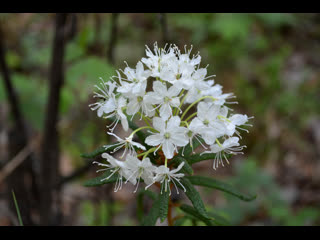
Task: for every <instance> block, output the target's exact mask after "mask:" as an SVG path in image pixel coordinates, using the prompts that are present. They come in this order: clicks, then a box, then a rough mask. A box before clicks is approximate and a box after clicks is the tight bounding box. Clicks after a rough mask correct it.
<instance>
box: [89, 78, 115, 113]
mask: <svg viewBox="0 0 320 240" xmlns="http://www.w3.org/2000/svg"><path fill="white" fill-rule="evenodd" d="M100 84H101V88H100V87H99V86H97V85H95V87H96V88H98V90H99V91H100V93H98V92H94V95H93V97H94V98H96V97H97V98H100V99H102V101H99V102H96V103H93V104H90V105H89V107H91V110H97V109H98V111H97V115H98V116H99V117H101V116H102V115H103V114H104V113H107V114H108V113H110V112H113V111H114V110H115V109H116V103H115V102H116V99H115V94H114V92H113V91H114V89H115V87H116V84H115V83H114V82H111V81H109V82H106V83H105V82H104V81H103V80H102V78H101V83H100Z"/></svg>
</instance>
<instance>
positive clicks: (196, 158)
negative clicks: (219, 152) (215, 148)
mask: <svg viewBox="0 0 320 240" xmlns="http://www.w3.org/2000/svg"><path fill="white" fill-rule="evenodd" d="M215 156H216V154H215V153H206V154H202V155H200V153H198V154H194V155H191V156H187V157H185V158H186V159H187V161H188V162H189V164H190V165H192V164H194V163H197V162H201V161H204V160H210V159H214V158H215Z"/></svg>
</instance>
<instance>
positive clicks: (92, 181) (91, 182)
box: [83, 170, 118, 187]
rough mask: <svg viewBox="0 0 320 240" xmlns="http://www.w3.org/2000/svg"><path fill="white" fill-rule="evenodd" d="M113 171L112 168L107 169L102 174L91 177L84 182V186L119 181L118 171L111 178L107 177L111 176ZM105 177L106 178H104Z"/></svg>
mask: <svg viewBox="0 0 320 240" xmlns="http://www.w3.org/2000/svg"><path fill="white" fill-rule="evenodd" d="M111 174H112V172H111V171H110V170H106V171H105V172H104V173H103V174H102V175H101V176H99V177H96V178H92V179H89V180H87V181H85V182H84V184H83V186H85V187H97V186H101V185H104V184H107V183H114V182H116V181H117V178H118V173H115V174H114V175H112V176H111V177H110V178H109V179H105V178H106V177H108V176H110V175H111ZM103 179H105V180H103Z"/></svg>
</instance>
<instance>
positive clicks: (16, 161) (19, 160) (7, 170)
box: [0, 137, 40, 183]
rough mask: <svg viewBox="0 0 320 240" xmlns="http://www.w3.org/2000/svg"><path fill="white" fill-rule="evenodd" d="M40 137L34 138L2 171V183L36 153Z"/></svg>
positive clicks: (0, 179) (0, 176)
mask: <svg viewBox="0 0 320 240" xmlns="http://www.w3.org/2000/svg"><path fill="white" fill-rule="evenodd" d="M39 142H40V141H39V137H36V138H34V139H33V140H32V141H31V142H29V144H28V145H27V146H25V147H24V148H23V149H22V150H21V151H20V152H19V153H18V154H17V155H16V156H15V157H14V158H12V159H11V160H10V161H9V162H8V163H7V164H6V165H5V166H4V167H3V168H2V169H1V171H0V183H1V182H2V181H3V180H4V179H5V178H6V177H8V176H9V175H10V174H11V173H12V172H13V171H14V170H15V169H16V168H17V167H18V166H19V165H20V164H22V163H23V161H24V160H26V159H27V158H28V156H29V155H30V154H31V153H32V152H34V150H35V149H36V147H37V145H38V144H39Z"/></svg>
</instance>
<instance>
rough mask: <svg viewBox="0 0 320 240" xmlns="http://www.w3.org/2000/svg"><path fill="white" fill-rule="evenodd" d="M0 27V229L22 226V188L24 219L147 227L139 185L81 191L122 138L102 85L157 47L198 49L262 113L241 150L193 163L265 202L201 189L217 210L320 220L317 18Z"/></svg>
mask: <svg viewBox="0 0 320 240" xmlns="http://www.w3.org/2000/svg"><path fill="white" fill-rule="evenodd" d="M0 32H1V35H0V71H1V72H0V73H1V74H0V79H1V81H0V225H18V224H19V222H18V219H17V214H16V210H15V206H14V204H13V197H12V190H13V191H14V193H15V196H16V198H17V202H18V205H19V208H20V212H21V215H22V219H23V223H24V225H137V224H138V218H139V216H137V214H136V204H137V203H136V196H137V195H136V194H133V193H132V191H133V187H132V186H124V188H123V189H122V190H121V191H119V192H117V193H114V192H113V187H112V186H103V187H94V188H86V187H84V186H83V185H82V184H83V182H84V181H85V180H86V179H88V178H92V177H95V176H97V173H95V170H96V168H95V167H92V166H91V165H92V164H90V161H88V160H86V159H83V158H81V157H80V154H81V153H84V152H91V151H93V150H94V149H96V148H97V147H100V146H101V145H104V144H108V143H110V142H111V141H113V139H110V138H109V137H108V135H107V134H106V128H105V126H106V124H107V121H106V120H102V119H100V118H98V117H97V116H96V112H92V111H91V110H90V108H89V107H88V105H89V104H90V103H92V101H94V99H92V92H93V90H94V87H93V86H94V84H97V83H98V82H99V77H102V78H103V79H105V80H107V79H109V77H110V76H112V75H114V74H115V70H117V69H119V68H121V69H124V68H125V66H126V65H125V63H124V61H127V63H128V64H129V66H131V67H135V65H136V63H137V61H139V60H140V59H141V58H142V57H144V56H145V52H144V51H145V45H148V46H149V47H150V48H152V47H153V46H152V45H153V43H154V42H155V41H157V42H158V44H159V45H160V46H164V44H165V43H175V44H177V45H178V46H179V47H180V48H182V49H183V47H184V45H187V46H188V48H189V47H190V46H191V45H193V53H197V52H198V51H199V52H200V55H201V57H202V63H201V66H202V67H205V66H206V65H207V64H209V67H208V75H212V74H216V77H215V82H216V83H218V84H220V85H222V86H223V90H224V92H233V93H234V94H235V95H236V96H237V101H238V102H239V104H238V105H232V107H233V108H234V109H235V111H236V112H239V113H243V114H247V115H248V116H254V119H251V123H252V124H253V127H250V128H248V130H249V131H250V132H249V133H243V134H242V136H243V139H242V144H244V145H247V149H245V151H244V155H238V156H233V157H232V158H231V159H230V165H227V166H225V167H220V168H219V169H218V170H216V171H215V170H213V169H212V161H205V162H201V163H197V164H195V165H194V167H195V172H196V173H197V174H202V175H206V176H210V177H213V178H216V179H220V180H223V181H225V182H228V183H230V184H232V185H234V186H236V187H237V188H238V189H239V190H240V191H242V192H245V193H250V194H257V199H256V200H254V201H252V202H243V201H241V200H239V199H237V198H234V197H233V196H228V195H225V194H223V193H221V192H218V191H215V190H208V189H204V188H199V191H200V192H201V195H202V196H203V200H204V202H205V204H206V207H207V209H209V210H211V211H214V212H216V213H219V214H220V215H222V216H224V217H225V218H226V219H228V221H229V222H230V224H231V225H319V224H320V107H319V102H320V70H319V69H320V58H319V54H320V15H319V14H302V13H300V14H289V13H286V14H280V13H279V14H277V13H257V14H254V13H251V14H223V13H217V14H213V13H206V14H200V13H195V14H191V13H188V14H182V13H180V14H173V13H168V14H165V13H139V14H138V13H123V14H122V13H117V14H116V13H113V14H111V13H105V14H97V13H95V14H88V13H87V14H58V15H56V14H39V13H38V14H31V13H24V14H22V13H21V14H0ZM116 131H117V132H116V133H117V134H120V135H121V132H120V128H117V129H116ZM175 197H176V198H177V199H181V200H182V201H188V200H187V199H185V200H184V198H185V197H184V195H183V194H180V195H178V196H175ZM144 204H145V211H146V212H147V211H148V209H149V208H150V204H151V202H148V200H147V199H146V200H145V202H144ZM178 214H180V212H179V211H177V212H175V215H178ZM185 224H186V225H192V224H194V223H192V222H186V223H185Z"/></svg>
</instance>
